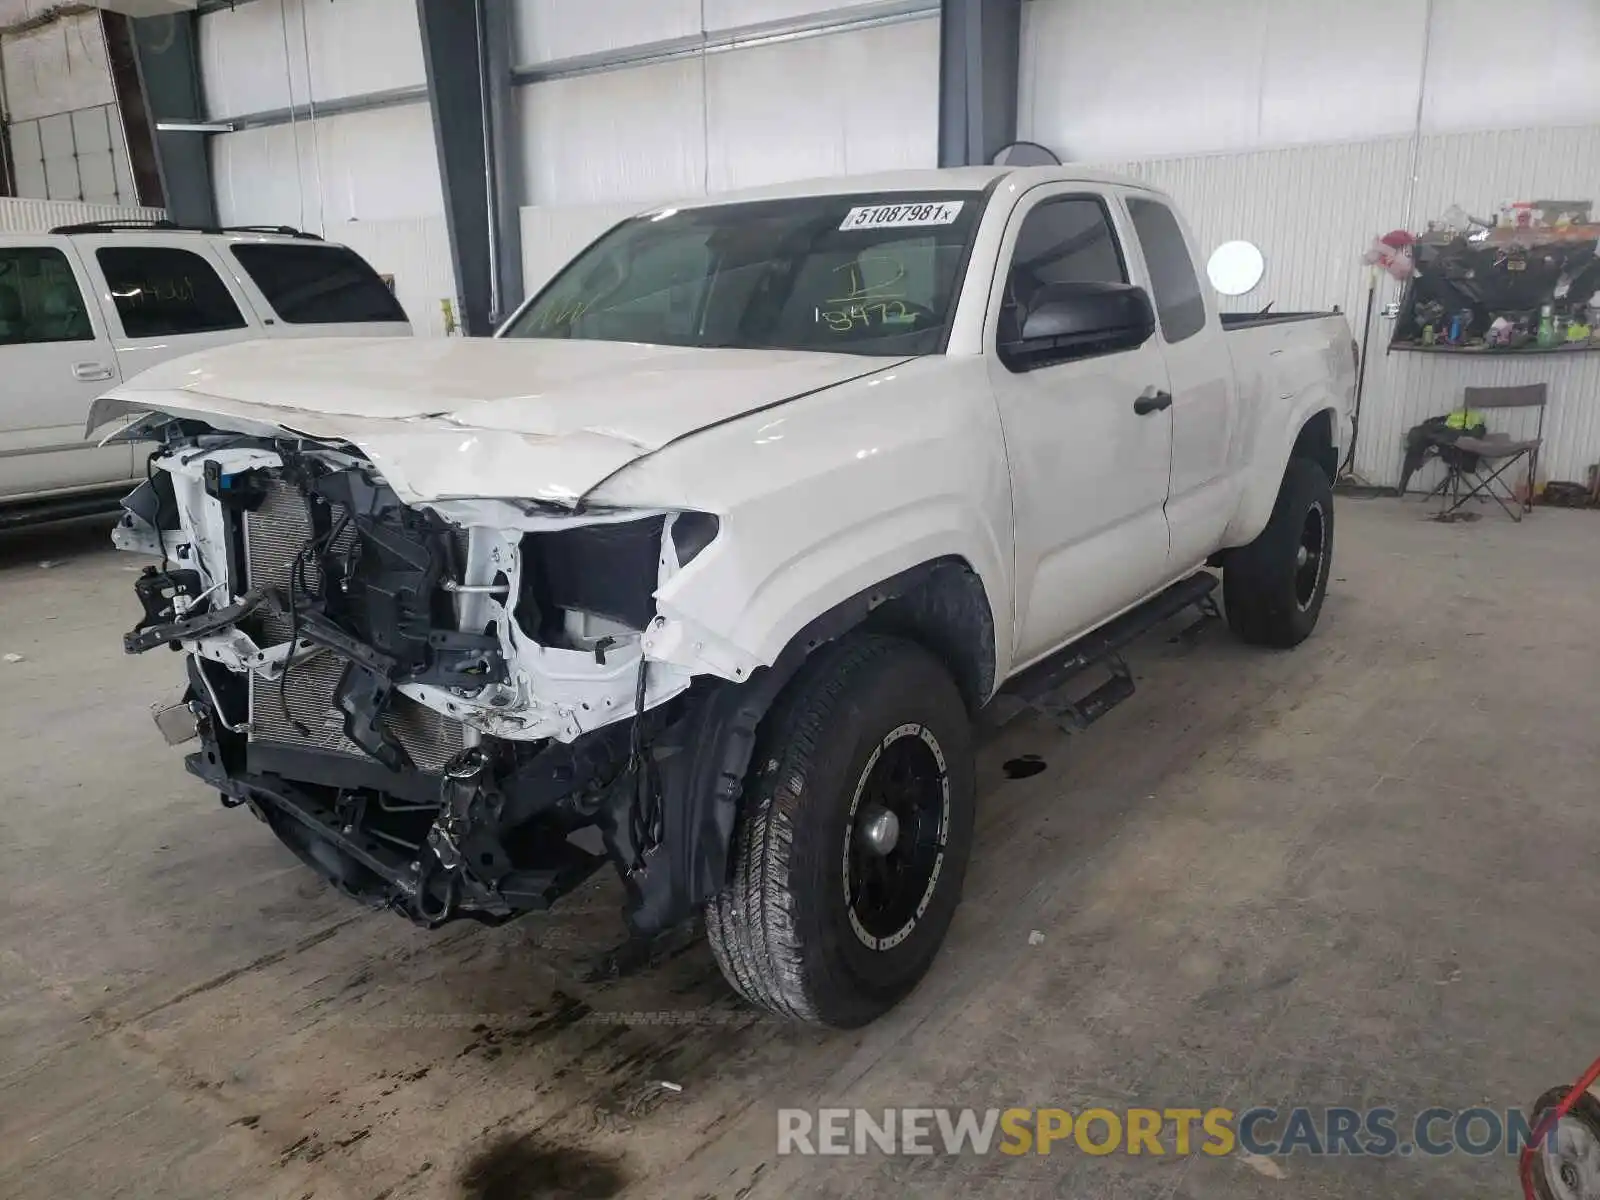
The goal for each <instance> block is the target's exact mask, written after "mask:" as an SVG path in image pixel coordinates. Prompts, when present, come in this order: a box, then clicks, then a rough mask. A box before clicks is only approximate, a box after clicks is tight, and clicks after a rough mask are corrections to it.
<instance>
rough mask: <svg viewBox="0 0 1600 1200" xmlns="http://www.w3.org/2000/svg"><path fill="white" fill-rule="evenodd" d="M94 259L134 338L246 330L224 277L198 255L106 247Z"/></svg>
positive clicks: (165, 249) (171, 250) (126, 330)
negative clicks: (98, 264) (224, 282)
mask: <svg viewBox="0 0 1600 1200" xmlns="http://www.w3.org/2000/svg"><path fill="white" fill-rule="evenodd" d="M95 257H96V258H97V259H98V260H99V262H100V269H101V270H102V271H104V272H105V276H106V282H107V283H108V284H109V285H110V286H111V298H112V300H113V301H114V302H115V303H116V306H117V315H118V316H119V317H121V318H122V331H123V333H125V334H127V335H128V336H129V337H131V338H145V337H168V336H171V335H174V334H184V333H213V332H216V331H217V330H221V329H243V328H244V327H245V320H244V317H243V316H242V315H241V314H240V312H239V306H238V305H237V304H235V303H234V302H233V297H232V296H231V295H229V294H228V289H227V287H226V285H224V284H223V282H222V279H221V277H220V276H218V274H217V273H216V271H215V270H213V269H212V266H211V264H210V263H208V262H207V261H206V260H205V259H203V258H201V257H200V256H199V255H198V254H194V253H192V252H191V251H188V250H180V249H178V248H177V247H175V246H115V247H112V246H107V247H104V248H102V249H100V250H96V251H95Z"/></svg>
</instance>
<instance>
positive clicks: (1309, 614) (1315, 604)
mask: <svg viewBox="0 0 1600 1200" xmlns="http://www.w3.org/2000/svg"><path fill="white" fill-rule="evenodd" d="M1332 564H1333V486H1332V484H1330V483H1329V482H1328V476H1327V474H1326V473H1325V472H1324V471H1323V470H1322V468H1321V467H1319V466H1318V465H1317V464H1316V463H1314V462H1312V461H1311V460H1310V459H1308V458H1291V459H1290V460H1289V465H1288V467H1287V468H1286V469H1285V470H1284V473H1283V484H1282V485H1281V487H1280V488H1279V489H1278V500H1277V503H1276V504H1274V505H1273V508H1272V517H1271V519H1270V520H1268V521H1267V527H1266V528H1265V529H1263V530H1262V531H1261V533H1260V536H1258V537H1257V538H1256V540H1255V541H1253V542H1251V543H1250V544H1249V545H1248V546H1240V547H1239V548H1238V549H1237V550H1232V551H1230V552H1229V553H1228V557H1227V561H1226V563H1225V564H1224V567H1223V574H1222V598H1223V606H1224V607H1225V608H1226V609H1227V614H1228V626H1229V628H1231V629H1232V630H1233V631H1234V633H1236V634H1237V635H1238V636H1239V637H1241V638H1242V639H1244V640H1245V641H1247V642H1253V643H1255V644H1256V645H1259V646H1277V647H1280V648H1283V649H1287V648H1289V647H1291V646H1298V645H1299V644H1300V643H1301V642H1303V641H1305V639H1306V638H1307V637H1309V636H1310V634H1311V631H1312V630H1313V629H1315V628H1316V627H1317V618H1318V617H1319V616H1320V615H1321V613H1322V601H1323V598H1324V597H1325V596H1326V595H1327V593H1328V571H1329V568H1330V567H1331V566H1332Z"/></svg>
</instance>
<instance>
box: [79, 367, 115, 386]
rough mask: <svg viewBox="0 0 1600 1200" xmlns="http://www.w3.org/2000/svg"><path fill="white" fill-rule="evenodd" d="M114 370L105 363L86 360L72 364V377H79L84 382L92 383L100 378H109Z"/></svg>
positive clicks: (113, 373)
mask: <svg viewBox="0 0 1600 1200" xmlns="http://www.w3.org/2000/svg"><path fill="white" fill-rule="evenodd" d="M115 374H116V372H115V371H113V370H112V369H111V368H110V367H108V366H106V365H105V363H97V362H86V363H73V364H72V377H73V378H74V379H81V380H83V382H85V383H94V382H95V381H97V380H101V379H110V378H111V377H112V376H113V375H115Z"/></svg>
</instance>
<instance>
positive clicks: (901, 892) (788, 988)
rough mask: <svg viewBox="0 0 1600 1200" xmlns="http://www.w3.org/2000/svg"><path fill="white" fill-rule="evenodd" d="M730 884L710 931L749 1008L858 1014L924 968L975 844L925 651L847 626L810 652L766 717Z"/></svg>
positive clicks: (940, 671)
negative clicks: (846, 633) (846, 634)
mask: <svg viewBox="0 0 1600 1200" xmlns="http://www.w3.org/2000/svg"><path fill="white" fill-rule="evenodd" d="M752 762H753V764H754V769H753V771H752V776H751V779H750V781H749V783H748V784H747V786H746V792H745V798H744V807H743V811H742V812H741V814H740V819H739V825H738V827H737V829H736V830H735V834H734V862H733V868H732V879H731V881H730V883H729V884H728V886H727V887H726V888H724V890H723V891H722V892H721V893H720V894H719V895H718V896H716V897H715V898H714V899H713V900H712V901H711V902H710V903H709V904H708V905H707V906H706V929H707V932H708V934H709V936H710V941H711V948H712V951H713V953H714V954H715V955H716V959H717V963H718V965H719V966H720V967H721V968H722V971H723V974H724V975H726V976H727V977H728V981H729V982H730V983H732V984H733V986H734V987H735V988H736V989H737V990H738V991H739V992H740V993H741V994H742V995H743V996H744V997H745V998H746V999H748V1000H750V1001H751V1002H752V1003H754V1004H757V1005H760V1006H761V1007H763V1008H766V1009H769V1010H770V1011H772V1012H775V1013H778V1014H780V1015H782V1016H787V1017H791V1018H796V1019H799V1020H802V1021H808V1022H811V1023H813V1024H819V1025H832V1026H836V1027H840V1028H850V1027H853V1026H858V1025H864V1024H866V1023H867V1022H868V1021H871V1020H872V1019H874V1018H875V1017H877V1016H879V1015H881V1014H882V1013H884V1012H886V1011H887V1010H888V1009H889V1008H891V1007H893V1006H894V1005H895V1004H896V1003H897V1002H898V1001H900V1000H901V999H902V998H903V997H904V996H905V995H906V994H907V993H909V992H910V991H911V990H912V988H914V987H915V986H916V985H917V982H918V981H919V980H920V979H921V978H922V976H923V975H924V974H925V973H926V972H927V970H928V967H929V966H930V965H931V964H932V962H933V959H934V956H935V954H936V953H937V952H938V949H939V945H940V943H941V942H942V941H943V940H944V935H945V931H946V930H947V929H948V928H949V925H950V920H951V917H952V916H953V915H954V913H955V909H956V905H957V903H958V902H959V900H960V896H961V883H962V878H963V876H964V875H965V872H966V864H967V852H968V848H969V846H970V843H971V839H972V819H973V771H972V736H971V729H970V726H969V722H968V718H967V711H966V707H965V705H964V704H963V703H962V700H961V696H960V694H959V693H958V692H957V690H956V687H955V684H954V683H953V682H952V681H951V679H950V676H949V675H948V674H947V673H946V672H945V670H944V668H943V667H941V666H940V665H939V663H938V662H937V661H935V660H934V659H933V657H932V656H931V655H929V654H928V653H927V651H925V650H923V649H922V648H921V647H919V646H917V645H915V644H913V643H911V642H907V641H902V640H899V639H897V638H888V637H879V636H875V635H857V636H853V637H850V638H847V639H845V640H844V641H842V642H839V643H837V644H835V645H833V646H829V647H826V648H824V649H823V650H821V651H819V652H818V653H817V654H816V655H815V656H814V658H813V659H812V661H811V662H809V663H807V665H806V667H805V668H804V669H803V670H802V672H801V674H800V675H799V676H797V677H796V679H795V680H794V682H793V683H792V684H791V685H790V687H789V689H788V691H787V692H786V694H785V696H784V697H783V698H782V699H781V700H780V701H779V704H778V705H777V707H775V708H774V710H773V712H772V714H771V715H770V716H769V717H768V719H767V721H766V722H765V723H764V724H763V726H762V732H761V739H760V742H759V744H758V745H757V748H756V754H755V756H754V757H753V759H752Z"/></svg>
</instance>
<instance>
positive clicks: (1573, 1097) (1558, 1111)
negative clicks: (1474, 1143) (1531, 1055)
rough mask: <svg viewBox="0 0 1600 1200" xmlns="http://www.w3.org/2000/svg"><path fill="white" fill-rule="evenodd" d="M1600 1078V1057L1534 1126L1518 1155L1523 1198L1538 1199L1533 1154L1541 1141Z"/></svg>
mask: <svg viewBox="0 0 1600 1200" xmlns="http://www.w3.org/2000/svg"><path fill="white" fill-rule="evenodd" d="M1597 1079H1600V1058H1597V1059H1595V1060H1594V1061H1593V1062H1592V1063H1590V1064H1589V1069H1588V1070H1587V1071H1585V1072H1584V1073H1583V1075H1582V1077H1581V1078H1580V1079H1579V1080H1578V1082H1577V1083H1575V1084H1573V1085H1572V1090H1571V1091H1569V1092H1568V1093H1567V1094H1566V1096H1565V1097H1564V1098H1563V1099H1562V1101H1561V1103H1560V1104H1558V1105H1556V1106H1555V1107H1554V1108H1552V1109H1551V1110H1550V1111H1549V1112H1547V1113H1545V1115H1544V1116H1542V1117H1540V1118H1539V1123H1538V1124H1537V1125H1535V1126H1534V1127H1533V1136H1532V1137H1531V1138H1530V1139H1529V1141H1528V1144H1527V1145H1526V1146H1524V1147H1523V1148H1522V1153H1521V1154H1520V1155H1518V1156H1517V1177H1518V1178H1519V1179H1520V1180H1521V1181H1522V1196H1523V1200H1538V1197H1537V1196H1535V1195H1534V1194H1533V1156H1534V1154H1535V1153H1536V1152H1537V1150H1538V1147H1539V1143H1540V1142H1542V1141H1544V1139H1545V1136H1546V1135H1547V1134H1549V1133H1550V1132H1551V1130H1553V1129H1554V1128H1555V1127H1556V1123H1557V1122H1558V1121H1560V1120H1561V1118H1562V1117H1564V1116H1566V1115H1567V1114H1568V1113H1569V1112H1571V1111H1572V1106H1573V1105H1574V1104H1576V1103H1577V1101H1578V1097H1579V1096H1581V1095H1583V1094H1584V1093H1585V1092H1587V1091H1588V1090H1589V1085H1590V1084H1592V1083H1594V1081H1595V1080H1597Z"/></svg>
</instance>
